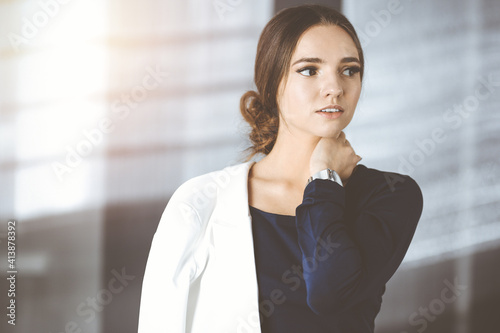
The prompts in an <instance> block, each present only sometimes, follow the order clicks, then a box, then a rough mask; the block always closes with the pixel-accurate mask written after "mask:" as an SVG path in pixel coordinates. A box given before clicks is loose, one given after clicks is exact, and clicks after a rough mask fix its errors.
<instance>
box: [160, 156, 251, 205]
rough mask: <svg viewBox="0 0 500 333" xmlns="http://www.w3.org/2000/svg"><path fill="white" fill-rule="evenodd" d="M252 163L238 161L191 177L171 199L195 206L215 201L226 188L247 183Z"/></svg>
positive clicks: (178, 188)
mask: <svg viewBox="0 0 500 333" xmlns="http://www.w3.org/2000/svg"><path fill="white" fill-rule="evenodd" d="M250 165H251V162H244V163H238V164H234V165H229V166H226V167H224V168H221V169H218V170H214V171H210V172H206V173H203V174H201V175H198V176H194V177H192V178H189V179H187V180H185V181H184V182H182V183H181V184H180V185H179V186H178V187H177V189H176V190H175V191H174V193H173V194H172V196H171V199H170V201H172V200H173V201H174V202H183V203H185V204H190V205H193V206H196V205H199V203H200V202H208V201H213V200H211V199H214V198H215V197H216V196H217V195H219V194H220V193H221V192H222V191H223V190H224V189H227V188H229V187H231V186H232V187H234V186H238V185H240V184H245V183H246V179H247V176H248V168H249V166H250Z"/></svg>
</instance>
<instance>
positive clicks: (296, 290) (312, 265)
mask: <svg viewBox="0 0 500 333" xmlns="http://www.w3.org/2000/svg"><path fill="white" fill-rule="evenodd" d="M422 207H423V198H422V193H421V191H420V188H419V186H418V185H417V183H416V182H415V181H414V180H413V179H412V178H411V177H409V176H405V175H400V174H397V173H392V172H383V171H379V170H376V169H371V168H367V167H366V166H364V165H362V164H359V165H358V166H357V167H356V168H355V170H354V172H353V174H352V175H351V178H350V179H349V181H348V183H347V184H346V185H345V187H342V186H340V185H339V184H337V183H335V182H332V181H330V180H323V179H315V180H313V181H312V182H311V183H309V184H308V185H307V186H306V187H305V189H304V197H303V201H302V203H301V204H300V205H299V206H298V207H297V208H296V211H295V216H291V215H279V214H273V213H269V212H264V211H262V210H260V209H257V208H255V207H252V206H250V213H251V216H252V232H253V237H254V250H255V262H256V270H257V281H258V286H259V309H260V311H259V312H260V319H261V328H262V333H309V332H314V333H326V332H328V333H372V332H373V331H374V320H375V317H376V315H377V314H378V312H379V311H380V306H381V303H382V295H383V293H384V291H385V284H386V282H387V281H388V280H389V279H390V277H391V276H392V275H393V274H394V272H395V271H396V269H397V268H398V266H399V265H400V263H401V261H402V260H403V257H404V256H405V254H406V251H407V249H408V246H409V244H410V242H411V239H412V238H413V234H414V232H415V229H416V227H417V223H418V220H419V219H420V215H421V212H422Z"/></svg>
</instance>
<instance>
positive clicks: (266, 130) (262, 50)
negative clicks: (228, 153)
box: [240, 5, 364, 161]
mask: <svg viewBox="0 0 500 333" xmlns="http://www.w3.org/2000/svg"><path fill="white" fill-rule="evenodd" d="M315 25H336V26H339V27H340V28H342V29H344V30H345V31H346V32H347V33H348V34H349V36H351V38H352V40H353V41H354V44H355V45H356V49H357V50H358V55H359V61H360V62H361V71H360V77H361V80H363V71H364V58H363V50H362V48H361V43H360V41H359V38H358V35H357V34H356V31H355V30H354V27H353V26H352V24H351V23H350V22H349V20H347V18H346V17H345V16H344V15H342V14H341V13H340V12H338V11H337V10H335V9H332V8H329V7H326V6H322V5H301V6H296V7H291V8H286V9H283V10H281V11H280V12H278V13H277V14H276V15H275V16H274V17H273V18H272V19H271V20H270V21H269V22H268V23H267V25H266V26H265V27H264V30H262V33H261V35H260V38H259V43H258V45H257V55H256V57H255V69H254V81H255V86H256V87H257V91H253V90H250V91H247V92H245V93H244V94H243V96H241V99H240V112H241V114H242V115H243V118H244V119H245V120H246V122H248V124H249V125H250V127H251V132H250V134H249V137H250V141H251V143H252V145H251V146H250V147H248V148H247V149H245V152H247V151H250V153H249V154H248V155H247V157H246V161H249V160H250V159H251V158H252V157H253V156H254V155H255V154H258V153H262V154H265V155H267V154H269V153H270V152H271V150H272V149H273V147H274V143H275V142H276V137H277V135H278V126H279V115H278V112H279V110H278V105H277V100H276V97H277V93H278V87H279V84H280V82H281V80H282V79H284V80H285V82H286V79H287V76H288V67H289V65H290V61H291V58H292V54H293V52H294V50H295V46H296V45H297V42H298V40H299V38H300V36H301V35H302V34H303V33H304V32H305V31H306V30H307V29H308V28H310V27H312V26H315Z"/></svg>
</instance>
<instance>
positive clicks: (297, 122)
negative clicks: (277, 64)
mask: <svg viewBox="0 0 500 333" xmlns="http://www.w3.org/2000/svg"><path fill="white" fill-rule="evenodd" d="M359 70H360V62H359V57H358V51H357V49H356V45H355V44H354V42H353V40H352V39H351V37H350V36H349V34H348V33H347V32H345V31H344V30H343V29H342V28H340V27H338V26H335V25H316V26H313V27H311V28H309V29H308V30H306V31H305V32H304V33H303V34H302V36H301V37H300V39H299V41H298V43H297V46H296V48H295V51H294V53H293V55H292V58H291V61H290V67H289V70H288V77H287V79H286V85H285V86H284V85H283V83H284V79H283V80H282V81H281V82H280V86H279V88H278V94H277V102H278V106H279V109H280V111H281V115H280V130H282V129H283V128H281V127H282V125H285V124H283V121H282V119H283V118H284V119H285V120H286V123H287V125H288V128H289V130H290V131H291V132H292V133H293V134H295V133H297V134H299V133H306V134H309V135H313V136H317V137H337V135H338V134H339V133H340V131H342V130H343V129H344V128H345V127H346V126H347V125H348V124H349V122H350V121H351V119H352V117H353V115H354V110H355V108H356V105H357V103H358V99H359V95H360V93H361V79H360V73H359ZM325 108H337V109H341V110H343V111H341V112H332V113H328V112H321V111H320V110H323V109H325ZM329 111H336V110H329ZM281 117H283V118H281ZM285 128H286V126H285ZM298 132H299V133H298Z"/></svg>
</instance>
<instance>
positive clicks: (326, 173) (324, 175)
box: [307, 168, 344, 186]
mask: <svg viewBox="0 0 500 333" xmlns="http://www.w3.org/2000/svg"><path fill="white" fill-rule="evenodd" d="M314 179H328V180H331V181H333V182H336V183H338V184H339V185H340V186H344V185H343V184H342V180H341V179H340V176H339V175H338V173H336V172H335V171H334V170H332V169H330V168H327V169H324V170H321V171H318V172H316V173H315V174H314V175H312V176H311V177H309V179H308V180H307V183H308V184H309V183H310V182H312V181H313V180H314Z"/></svg>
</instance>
